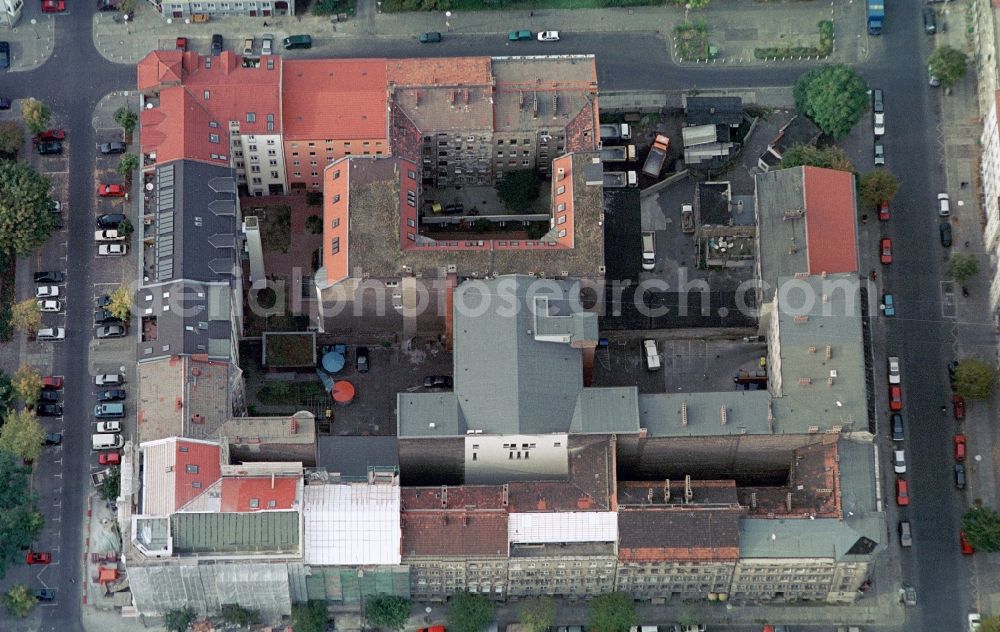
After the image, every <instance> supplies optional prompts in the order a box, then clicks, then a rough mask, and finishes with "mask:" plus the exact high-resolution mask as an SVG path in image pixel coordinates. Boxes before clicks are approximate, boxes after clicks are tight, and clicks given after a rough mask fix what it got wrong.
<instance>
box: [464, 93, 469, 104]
mask: <svg viewBox="0 0 1000 632" xmlns="http://www.w3.org/2000/svg"><path fill="white" fill-rule="evenodd" d="M464 96H465V104H466V105H469V91H468V90H466V91H465V95H464Z"/></svg>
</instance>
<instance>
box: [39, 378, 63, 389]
mask: <svg viewBox="0 0 1000 632" xmlns="http://www.w3.org/2000/svg"><path fill="white" fill-rule="evenodd" d="M62 387H63V379H62V376H61V375H43V376H42V388H51V389H60V388H62Z"/></svg>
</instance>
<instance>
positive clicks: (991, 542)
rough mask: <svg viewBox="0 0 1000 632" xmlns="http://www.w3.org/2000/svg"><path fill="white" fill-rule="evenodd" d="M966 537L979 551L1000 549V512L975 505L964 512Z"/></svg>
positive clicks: (963, 520)
mask: <svg viewBox="0 0 1000 632" xmlns="http://www.w3.org/2000/svg"><path fill="white" fill-rule="evenodd" d="M962 531H964V532H965V539H966V540H968V541H969V544H971V545H972V548H974V549H976V550H977V551H982V552H985V553H991V552H994V551H1000V513H997V512H996V511H994V510H993V509H990V508H989V507H982V506H974V507H970V508H969V509H967V510H966V512H965V513H964V514H962Z"/></svg>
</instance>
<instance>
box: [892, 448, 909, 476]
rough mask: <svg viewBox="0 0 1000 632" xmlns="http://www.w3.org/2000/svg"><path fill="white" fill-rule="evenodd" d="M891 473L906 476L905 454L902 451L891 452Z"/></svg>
mask: <svg viewBox="0 0 1000 632" xmlns="http://www.w3.org/2000/svg"><path fill="white" fill-rule="evenodd" d="M892 471H893V472H895V473H896V474H906V454H905V453H904V452H903V451H902V450H893V451H892Z"/></svg>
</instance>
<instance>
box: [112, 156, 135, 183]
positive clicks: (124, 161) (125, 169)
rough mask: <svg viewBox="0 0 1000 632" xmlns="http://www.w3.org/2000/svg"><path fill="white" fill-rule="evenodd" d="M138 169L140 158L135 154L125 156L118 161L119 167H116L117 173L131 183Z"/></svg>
mask: <svg viewBox="0 0 1000 632" xmlns="http://www.w3.org/2000/svg"><path fill="white" fill-rule="evenodd" d="M138 168H139V157H138V156H136V155H135V154H124V155H123V156H122V157H121V158H119V159H118V166H117V167H115V173H117V174H118V175H120V176H121V177H123V178H125V179H126V180H128V181H129V182H131V181H132V174H133V173H135V170H136V169H138Z"/></svg>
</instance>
